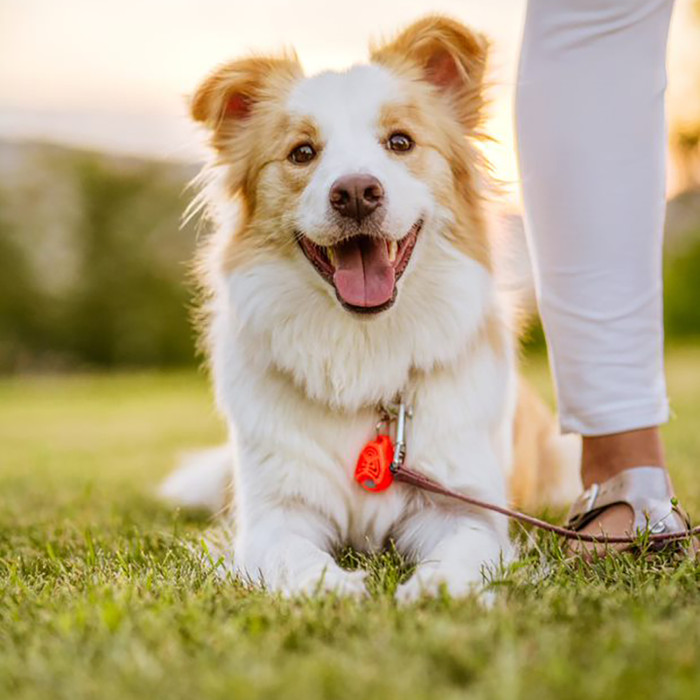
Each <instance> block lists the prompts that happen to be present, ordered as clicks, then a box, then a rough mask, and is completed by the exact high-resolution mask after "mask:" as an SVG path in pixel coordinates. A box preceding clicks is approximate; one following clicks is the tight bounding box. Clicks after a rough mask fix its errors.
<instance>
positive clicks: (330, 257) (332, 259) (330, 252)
mask: <svg viewBox="0 0 700 700" xmlns="http://www.w3.org/2000/svg"><path fill="white" fill-rule="evenodd" d="M325 250H326V256H327V257H328V260H329V261H330V263H331V265H333V267H335V266H336V264H335V260H336V258H335V251H334V250H333V248H326V249H325Z"/></svg>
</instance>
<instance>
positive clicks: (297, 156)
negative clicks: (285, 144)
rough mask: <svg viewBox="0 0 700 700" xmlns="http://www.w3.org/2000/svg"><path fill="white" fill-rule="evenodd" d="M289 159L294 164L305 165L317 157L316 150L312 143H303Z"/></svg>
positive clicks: (293, 151) (292, 152)
mask: <svg viewBox="0 0 700 700" xmlns="http://www.w3.org/2000/svg"><path fill="white" fill-rule="evenodd" d="M287 157H288V159H289V160H290V161H291V162H292V163H296V164H297V165H304V163H309V162H310V161H312V160H313V159H314V158H315V157H316V149H315V148H314V147H313V146H312V145H311V144H310V143H302V144H299V145H298V146H296V147H295V148H293V149H292V151H291V153H290V154H289V156H287Z"/></svg>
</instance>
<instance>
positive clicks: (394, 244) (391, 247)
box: [387, 241, 399, 263]
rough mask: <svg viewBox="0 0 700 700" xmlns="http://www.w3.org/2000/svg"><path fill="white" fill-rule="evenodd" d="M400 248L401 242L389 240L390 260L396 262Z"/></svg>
mask: <svg viewBox="0 0 700 700" xmlns="http://www.w3.org/2000/svg"><path fill="white" fill-rule="evenodd" d="M398 250H399V244H398V243H397V242H396V241H389V243H388V244H387V251H388V253H389V262H392V263H393V262H394V260H396V254H397V253H398Z"/></svg>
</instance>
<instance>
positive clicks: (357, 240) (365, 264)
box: [333, 236, 396, 307]
mask: <svg viewBox="0 0 700 700" xmlns="http://www.w3.org/2000/svg"><path fill="white" fill-rule="evenodd" d="M333 252H334V253H335V258H336V271H335V274H334V275H333V283H334V284H335V288H336V290H337V292H338V294H339V296H340V298H341V299H342V300H343V301H344V302H345V303H346V304H351V305H352V306H363V307H372V306H380V305H382V304H385V303H386V302H387V301H389V300H390V299H391V298H392V297H393V295H394V285H395V284H396V273H395V271H394V267H393V266H392V264H391V263H390V262H389V255H388V253H387V249H386V241H384V240H382V239H380V238H370V237H369V236H355V237H354V238H351V239H350V240H348V241H345V242H343V243H340V244H338V245H336V246H335V247H334V249H333Z"/></svg>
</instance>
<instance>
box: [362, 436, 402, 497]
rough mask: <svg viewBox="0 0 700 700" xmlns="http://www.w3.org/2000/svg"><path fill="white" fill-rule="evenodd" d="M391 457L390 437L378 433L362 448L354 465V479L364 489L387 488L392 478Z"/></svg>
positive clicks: (392, 444)
mask: <svg viewBox="0 0 700 700" xmlns="http://www.w3.org/2000/svg"><path fill="white" fill-rule="evenodd" d="M393 459H394V443H393V441H392V439H391V438H390V437H389V436H388V435H378V436H377V437H376V439H374V440H370V441H369V442H368V443H367V444H366V445H365V446H364V447H363V448H362V452H360V456H359V458H358V460H357V466H356V467H355V480H356V481H357V483H358V484H360V486H362V488H363V489H365V491H384V490H385V489H388V488H389V486H391V482H392V481H393V480H394V475H393V474H392V473H391V469H390V467H391V462H392V460H393Z"/></svg>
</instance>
